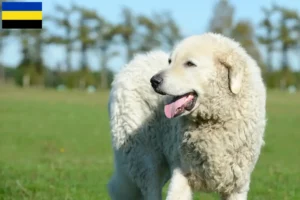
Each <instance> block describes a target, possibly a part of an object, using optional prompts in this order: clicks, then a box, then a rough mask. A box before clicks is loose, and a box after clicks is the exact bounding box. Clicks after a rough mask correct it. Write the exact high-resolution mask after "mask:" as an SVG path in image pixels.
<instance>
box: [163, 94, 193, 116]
mask: <svg viewBox="0 0 300 200" xmlns="http://www.w3.org/2000/svg"><path fill="white" fill-rule="evenodd" d="M197 97H198V95H197V93H196V92H194V91H193V92H189V93H186V94H184V95H180V96H174V98H173V99H172V101H171V102H170V103H168V104H166V105H165V109H164V110H165V115H166V117H167V118H174V117H177V116H179V115H181V114H182V113H184V111H186V110H187V111H191V110H192V109H193V108H194V107H195V104H196V100H197Z"/></svg>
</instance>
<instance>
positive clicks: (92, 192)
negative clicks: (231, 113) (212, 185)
mask: <svg viewBox="0 0 300 200" xmlns="http://www.w3.org/2000/svg"><path fill="white" fill-rule="evenodd" d="M107 94H108V93H107V92H103V93H96V94H86V93H83V92H78V91H77V92H76V91H74V92H56V91H49V90H48V91H45V90H38V89H26V90H21V89H16V88H11V87H8V88H4V87H2V88H0V200H4V199H5V200H19V199H20V200H21V199H28V200H29V199H34V200H44V199H49V200H56V199H57V200H75V199H76V200H81V199H82V200H85V199H86V200H93V199H101V200H105V199H108V195H107V191H106V183H107V182H108V179H109V177H110V176H111V174H112V162H113V157H112V151H111V142H110V135H109V124H108V114H107V99H108V95H107ZM268 118H269V120H268V126H267V132H266V138H265V140H266V145H265V147H264V148H263V153H262V155H261V157H260V160H259V162H258V165H257V167H256V169H255V171H254V174H253V176H252V182H251V191H250V194H249V199H253V200H260V199H272V200H276V199H278V200H285V199H289V200H290V199H293V200H294V199H300V156H299V155H300V147H299V146H298V145H299V141H300V94H296V95H289V94H286V93H281V92H270V93H269V95H268ZM195 197H196V198H195V199H203V200H212V199H217V198H216V196H213V195H206V194H201V195H199V194H196V195H195Z"/></svg>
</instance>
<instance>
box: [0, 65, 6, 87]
mask: <svg viewBox="0 0 300 200" xmlns="http://www.w3.org/2000/svg"><path fill="white" fill-rule="evenodd" d="M0 83H5V69H4V66H3V65H2V64H1V63H0Z"/></svg>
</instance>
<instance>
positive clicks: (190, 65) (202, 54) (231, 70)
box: [150, 33, 246, 118]
mask: <svg viewBox="0 0 300 200" xmlns="http://www.w3.org/2000/svg"><path fill="white" fill-rule="evenodd" d="M244 55H245V54H244V52H243V49H242V48H240V47H239V45H238V43H236V42H234V41H232V40H230V39H229V38H226V37H224V36H221V35H217V34H211V33H209V34H204V35H200V36H192V37H189V38H186V39H184V40H183V41H182V42H181V43H179V44H178V45H177V47H176V48H175V49H174V50H173V52H172V53H171V56H170V58H169V61H168V62H169V64H170V68H168V69H166V70H164V71H161V72H159V73H157V74H156V75H154V76H153V77H152V78H151V80H150V82H151V85H152V87H153V89H154V90H155V91H156V92H157V93H159V94H162V95H169V98H168V99H169V102H166V105H165V115H166V117H168V118H173V117H177V116H183V115H187V114H189V113H191V112H193V110H195V109H196V108H197V107H198V106H199V105H200V103H201V98H203V97H205V95H206V94H211V93H212V92H214V91H213V90H214V88H212V87H211V85H213V83H214V82H215V81H217V78H220V77H218V76H217V74H218V70H219V68H220V67H218V66H220V65H222V66H223V68H226V70H225V71H227V72H228V77H226V79H227V80H226V82H227V84H228V86H227V89H228V91H230V93H231V94H233V95H236V94H238V93H239V91H240V89H241V87H242V80H243V71H244V70H243V68H244V65H245V63H246V60H245V58H244Z"/></svg>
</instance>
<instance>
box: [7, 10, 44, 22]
mask: <svg viewBox="0 0 300 200" xmlns="http://www.w3.org/2000/svg"><path fill="white" fill-rule="evenodd" d="M42 19H43V13H42V12H41V11H2V20H42Z"/></svg>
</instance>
